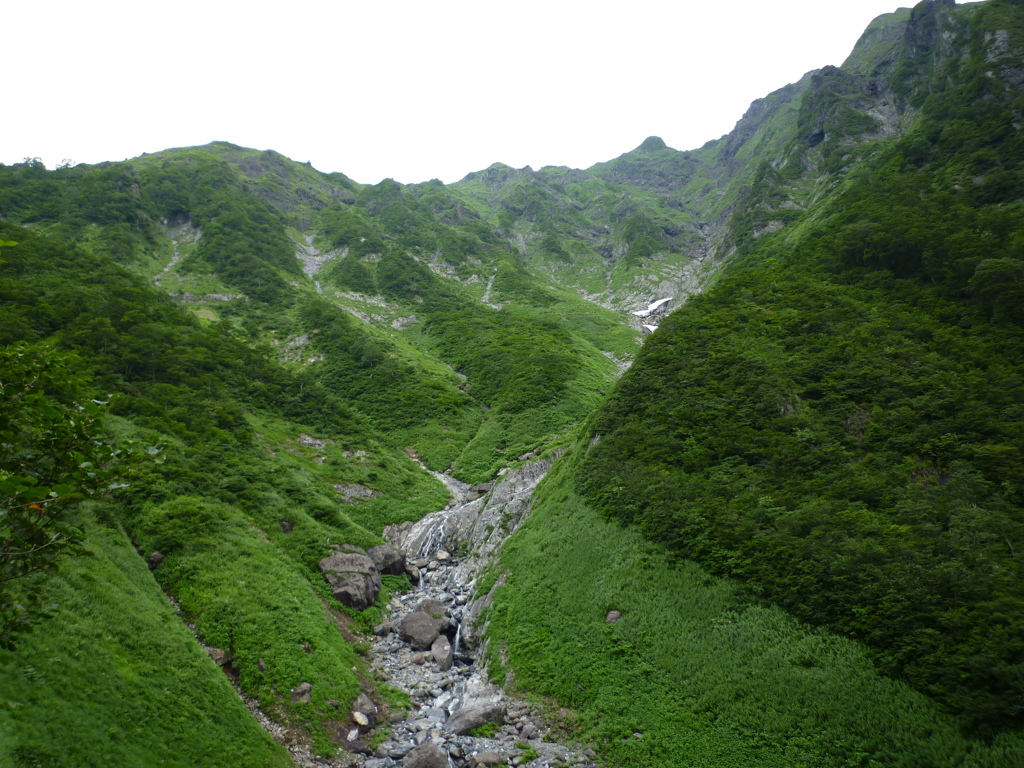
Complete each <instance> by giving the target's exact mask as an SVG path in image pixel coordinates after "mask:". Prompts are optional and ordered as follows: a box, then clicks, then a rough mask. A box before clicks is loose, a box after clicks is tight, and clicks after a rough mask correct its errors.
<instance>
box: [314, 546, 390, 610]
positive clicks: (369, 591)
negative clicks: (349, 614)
mask: <svg viewBox="0 0 1024 768" xmlns="http://www.w3.org/2000/svg"><path fill="white" fill-rule="evenodd" d="M320 571H321V572H322V573H323V575H324V578H325V579H327V583H328V584H330V585H331V594H332V595H334V599H335V600H337V601H338V602H340V603H341V604H342V605H346V606H348V607H349V608H355V609H356V610H360V611H361V610H363V609H364V608H368V607H370V606H371V605H373V601H374V600H376V599H377V593H379V592H380V572H379V571H378V570H377V566H376V565H374V562H373V560H371V559H370V557H369V555H367V554H366V553H365V552H364V551H363V550H361V549H356V548H355V547H346V549H345V551H341V552H336V553H334V554H333V555H331V556H330V557H325V558H324V559H323V560H321V561H320Z"/></svg>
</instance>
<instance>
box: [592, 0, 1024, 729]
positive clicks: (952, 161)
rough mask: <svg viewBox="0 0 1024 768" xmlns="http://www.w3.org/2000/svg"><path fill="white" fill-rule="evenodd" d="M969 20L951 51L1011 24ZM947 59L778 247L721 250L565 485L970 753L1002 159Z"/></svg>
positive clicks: (1016, 209)
mask: <svg viewBox="0 0 1024 768" xmlns="http://www.w3.org/2000/svg"><path fill="white" fill-rule="evenodd" d="M918 10H920V9H918ZM926 10H927V9H926ZM1011 10H1012V15H1011ZM917 12H918V11H915V13H917ZM971 13H973V16H972V21H973V24H974V26H973V28H972V31H971V32H970V35H972V37H971V40H972V46H973V45H975V44H976V43H977V42H978V41H979V40H980V39H984V36H985V35H989V36H991V27H992V26H993V25H997V24H998V25H1002V24H1006V23H1007V22H1010V23H1012V24H1014V25H1015V26H1014V27H1013V28H1016V27H1017V26H1019V23H1018V22H1019V20H1018V19H1017V16H1019V13H1018V12H1017V11H1016V10H1014V9H1012V6H1011V5H1010V4H1008V3H1001V2H993V3H987V4H985V5H983V6H980V7H979V8H977V9H974V10H972V11H971ZM964 34H966V33H964ZM971 52H972V55H971V57H970V58H969V59H967V60H966V61H960V62H958V63H957V64H956V65H955V66H954V65H953V64H951V65H950V66H949V67H948V68H947V69H948V72H947V75H948V76H949V84H945V85H943V86H941V87H940V86H935V87H933V89H932V90H931V92H930V94H927V95H924V94H918V92H913V93H910V92H908V93H910V98H911V99H917V100H918V103H919V106H918V109H919V116H918V119H917V121H916V123H915V125H914V128H913V129H912V130H910V131H909V132H908V133H907V134H906V135H905V136H903V137H902V138H900V139H899V140H898V141H895V142H890V143H888V144H886V145H884V146H883V147H880V148H878V149H877V150H876V151H875V153H874V155H873V156H869V157H866V158H865V159H864V161H863V163H862V164H861V165H860V166H859V167H858V168H856V169H855V170H853V171H851V173H850V175H849V177H848V179H847V181H846V182H845V184H844V185H843V186H842V187H841V188H840V189H839V191H838V192H837V194H835V195H834V196H833V197H831V198H829V199H826V200H825V201H823V202H822V203H820V204H819V205H818V206H817V207H816V208H814V209H811V210H809V211H807V212H806V213H804V214H802V216H803V217H804V218H800V217H798V218H796V219H794V222H793V226H792V228H791V230H790V231H788V232H787V231H786V230H783V231H782V232H778V233H776V234H774V235H762V236H760V237H758V238H756V239H754V238H752V237H749V236H745V235H744V234H743V232H742V231H740V232H739V236H738V238H737V239H738V242H740V244H741V246H740V249H739V253H738V254H737V257H736V258H735V260H734V261H733V262H731V265H730V268H729V269H728V270H727V273H726V275H725V276H724V277H722V278H721V281H720V283H719V284H718V285H717V286H716V287H715V288H714V289H712V290H710V291H708V292H707V293H705V294H704V295H702V296H701V297H699V298H697V299H694V300H693V301H691V302H690V303H689V304H688V305H687V306H686V307H684V308H683V309H682V310H680V311H678V312H676V313H675V314H674V315H672V316H671V317H670V318H669V319H668V320H667V321H666V322H665V323H664V324H663V325H662V327H661V329H660V330H659V332H658V334H656V335H655V336H654V337H652V338H651V339H650V340H649V341H648V342H647V344H646V345H645V346H644V349H643V350H642V352H641V354H640V355H639V356H638V360H637V363H636V365H635V366H634V368H633V369H632V370H631V371H630V372H629V373H628V374H627V375H626V377H624V379H623V381H622V382H621V383H620V385H619V387H618V388H617V390H616V392H615V394H614V395H613V396H612V398H611V400H610V402H609V403H608V405H607V406H605V407H604V408H603V409H602V410H601V411H600V412H599V413H598V414H597V415H596V416H595V418H594V420H593V422H592V424H591V430H592V433H593V434H596V435H600V441H599V442H598V444H597V445H595V446H594V447H593V448H592V449H591V450H590V452H589V454H588V457H587V459H586V460H585V462H584V465H583V468H582V469H581V471H580V474H579V476H578V478H577V480H576V483H577V487H578V488H579V489H580V490H581V491H582V492H583V494H584V495H585V497H586V498H587V499H588V500H589V501H590V503H592V504H593V505H595V506H596V507H597V508H599V509H601V510H604V511H605V513H606V514H608V515H610V516H612V517H614V518H616V519H619V520H621V521H622V522H625V523H629V524H635V525H637V526H639V527H640V528H641V529H642V530H644V531H645V532H646V534H647V535H648V536H650V537H651V538H653V539H654V540H657V541H660V542H664V543H665V544H666V545H667V546H669V547H670V548H671V549H673V550H674V551H676V552H678V553H679V554H681V555H683V556H685V557H690V558H693V559H695V560H697V561H698V562H700V563H702V564H703V565H705V566H706V567H708V568H710V569H712V570H713V571H715V572H717V573H722V574H729V575H732V576H736V577H739V578H741V579H743V580H744V581H745V583H746V584H747V587H748V589H750V590H751V592H752V593H754V594H758V595H763V596H765V597H767V598H769V599H771V600H773V601H775V602H777V603H778V604H780V605H781V606H783V607H785V608H786V609H787V610H788V611H790V612H791V613H792V614H793V615H795V616H797V617H799V618H801V619H803V620H805V621H808V622H811V623H814V624H817V625H819V626H824V627H827V628H829V629H831V630H834V631H837V632H840V633H842V634H846V635H848V636H852V637H855V638H858V639H861V640H863V641H864V642H866V643H867V644H868V646H869V647H870V648H871V649H872V653H873V658H874V660H875V662H876V664H877V665H878V667H879V669H881V670H883V671H885V672H887V673H891V674H894V675H897V676H899V677H901V678H902V679H904V680H907V681H908V682H910V683H911V684H913V685H914V686H915V687H917V688H918V690H921V691H923V692H925V693H927V694H929V695H930V696H932V697H933V698H934V699H935V700H936V701H939V702H941V703H942V704H943V705H944V706H945V707H946V708H947V710H948V711H950V712H953V713H956V714H957V715H959V716H960V717H962V718H963V720H964V723H965V726H966V727H967V728H969V729H970V730H971V731H972V732H973V733H976V734H979V735H991V734H993V733H996V732H999V731H1000V730H1001V729H1004V728H1011V729H1015V728H1017V727H1019V724H1020V716H1021V714H1022V713H1024V686H1022V684H1021V662H1020V659H1021V657H1022V655H1021V654H1022V651H1024V646H1022V645H1021V638H1022V637H1024V632H1022V629H1024V611H1022V608H1024V601H1022V599H1021V591H1020V583H1021V582H1020V575H1021V573H1020V567H1021V566H1020V560H1019V552H1020V551H1021V543H1022V537H1024V525H1022V523H1021V520H1020V510H1021V504H1022V501H1024V499H1022V497H1021V490H1020V489H1021V487H1022V486H1021V481H1022V480H1024V478H1022V477H1021V476H1020V475H1021V467H1022V463H1021V457H1022V452H1024V432H1022V427H1021V418H1020V416H1021V412H1020V403H1021V402H1024V399H1022V398H1024V391H1022V390H1021V378H1020V360H1021V359H1022V353H1024V348H1022V342H1024V336H1022V329H1021V321H1022V319H1024V318H1022V317H1019V316H1018V311H1017V308H1018V307H1019V306H1020V301H1019V298H1020V297H1019V291H1020V281H1019V280H1017V279H1016V271H1019V270H1020V269H1021V268H1024V260H1022V259H1024V252H1021V251H1020V248H1019V245H1020V242H1024V240H1022V238H1024V229H1022V228H1021V225H1020V221H1021V217H1020V213H1021V211H1020V205H1021V204H1020V202H1019V200H1020V198H1021V196H1022V192H1024V180H1022V179H1021V178H1020V176H1019V170H1018V169H1019V165H1020V160H1021V153H1022V151H1024V144H1022V142H1021V138H1020V134H1019V131H1016V130H1014V129H1013V128H1012V127H1011V125H1012V123H1013V121H1014V120H1015V119H1016V118H1015V117H1014V115H1015V114H1016V110H1017V109H1018V108H1019V106H1020V96H1019V93H1018V92H1017V91H1016V90H1015V89H1013V88H1012V87H1009V86H1008V85H1007V84H1006V82H1004V81H1001V80H999V79H998V78H992V77H989V76H988V75H987V74H986V73H987V69H986V68H987V67H988V62H987V60H986V53H985V49H984V48H982V47H981V46H976V47H972V48H971ZM904 69H905V68H904ZM900 71H903V70H900ZM740 221H742V220H740ZM803 221H812V222H813V226H812V225H805V224H803V223H802V222H803ZM748 235H749V233H748Z"/></svg>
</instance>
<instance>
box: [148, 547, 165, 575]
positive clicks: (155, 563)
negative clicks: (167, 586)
mask: <svg viewBox="0 0 1024 768" xmlns="http://www.w3.org/2000/svg"><path fill="white" fill-rule="evenodd" d="M165 557H166V555H164V553H163V552H161V551H160V550H159V549H154V550H153V554H151V555H150V556H149V558H148V559H147V560H146V562H147V563H148V564H149V570H151V571H155V570H156V569H157V568H159V567H160V563H162V562H163V561H164V558H165Z"/></svg>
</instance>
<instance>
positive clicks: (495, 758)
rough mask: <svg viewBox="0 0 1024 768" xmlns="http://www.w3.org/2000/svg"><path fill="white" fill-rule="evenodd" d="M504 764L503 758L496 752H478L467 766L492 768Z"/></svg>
mask: <svg viewBox="0 0 1024 768" xmlns="http://www.w3.org/2000/svg"><path fill="white" fill-rule="evenodd" d="M504 763H505V758H504V757H502V756H501V754H500V753H498V752H478V753H477V754H475V755H473V757H472V758H470V761H469V764H470V765H471V766H474V767H475V766H480V765H486V766H491V767H493V766H495V765H504Z"/></svg>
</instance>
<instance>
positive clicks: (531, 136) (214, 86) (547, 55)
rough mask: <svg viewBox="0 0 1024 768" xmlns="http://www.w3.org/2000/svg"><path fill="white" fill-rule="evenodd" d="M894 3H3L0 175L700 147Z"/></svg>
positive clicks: (439, 164) (398, 166) (425, 172)
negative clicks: (75, 168)
mask: <svg viewBox="0 0 1024 768" xmlns="http://www.w3.org/2000/svg"><path fill="white" fill-rule="evenodd" d="M900 4H901V3H900V1H899V0H844V1H843V2H828V1H827V0H772V1H771V2H766V1H765V0H758V1H756V2H755V1H754V0H701V1H700V2H697V1H696V0H674V1H671V2H652V1H651V0H632V2H622V1H620V2H614V3H610V2H604V1H603V0H587V1H586V2H577V0H543V1H541V2H538V1H537V0H517V1H516V2H496V1H495V0H491V1H490V2H488V1H487V0H472V1H464V0H451V1H449V0H438V1H437V2H407V1H406V0H390V1H387V2H384V1H382V0H359V2H352V1H350V0H334V2H310V1H309V0H288V1H287V2H279V3H274V4H259V3H241V2H232V3H226V2H220V1H219V0H205V1H203V2H195V1H194V0H179V1H177V2H156V1H152V0H151V1H150V2H138V0H132V1H131V2H113V1H111V0H97V1H96V2H82V1H81V0H74V2H69V1H68V0H22V1H21V2H17V1H16V0H11V2H8V3H6V4H5V6H4V9H3V10H2V11H0V21H2V26H3V29H4V33H3V38H2V43H0V62H2V71H3V72H4V74H5V77H4V78H3V79H4V83H5V89H4V90H5V93H6V98H5V99H4V101H5V106H4V108H3V113H2V116H0V163H5V164H11V163H15V162H20V161H21V160H22V159H23V158H25V157H39V158H41V159H42V160H43V161H44V162H45V163H46V164H47V166H48V167H50V168H53V167H54V166H55V165H56V164H57V163H59V162H61V161H62V160H65V159H70V160H72V161H74V162H75V163H80V162H86V163H96V162H100V161H103V160H123V159H125V158H128V157H135V156H137V155H140V154H142V153H143V152H156V151H159V150H161V149H166V148H168V147H180V146H191V145H196V144H205V143H207V142H210V141H214V140H225V141H230V142H233V143H235V144H240V145H243V146H248V147H256V148H258V149H275V150H277V151H279V152H281V153H283V154H285V155H287V156H288V157H291V158H293V159H295V160H298V161H300V162H305V161H307V160H308V161H310V162H312V164H313V166H314V167H315V168H318V169H320V170H322V171H341V172H343V173H346V174H348V175H349V176H351V177H352V178H353V179H355V180H356V181H359V182H362V183H376V182H378V181H380V180H381V179H382V178H386V177H391V178H394V179H397V180H398V181H401V182H405V183H411V182H418V181H426V180H428V179H431V178H440V179H441V180H443V181H445V182H452V181H456V180H458V179H460V178H462V177H463V176H464V175H465V174H467V173H469V172H470V171H475V170H480V169H483V168H486V167H487V166H488V165H490V164H491V163H493V162H496V161H501V162H504V163H507V164H509V165H511V166H514V167H517V168H518V167H521V166H524V165H527V164H528V165H531V166H533V167H534V168H540V167H541V166H544V165H568V166H572V167H579V168H585V167H588V166H590V165H592V164H593V163H596V162H601V161H604V160H609V159H611V158H613V157H616V156H618V155H620V154H622V153H623V152H627V151H629V150H630V149H633V148H634V147H636V146H637V145H639V144H640V142H642V141H643V140H644V138H646V137H647V136H650V135H657V136H661V137H662V138H663V139H664V140H665V141H666V142H667V143H668V144H669V146H672V147H675V148H677V149H694V148H696V147H699V146H701V145H702V144H704V143H705V142H706V141H708V140H710V139H715V138H718V137H719V136H721V135H722V134H724V133H727V132H728V131H729V130H731V129H732V127H733V125H734V124H735V123H736V121H737V120H738V119H739V118H740V116H741V115H742V114H743V112H744V111H745V110H746V109H747V107H748V106H749V104H750V102H751V101H753V100H754V99H756V98H759V97H761V96H764V95H766V94H768V93H769V92H771V91H773V90H775V89H777V88H780V87H782V86H783V85H785V84H787V83H790V82H794V81H796V80H798V79H799V78H800V77H801V76H802V75H803V74H804V73H805V72H807V71H809V70H811V69H816V68H818V67H822V66H825V65H827V64H835V65H839V64H841V63H842V62H843V60H844V59H845V58H846V56H847V54H848V53H849V52H850V50H851V49H852V48H853V45H854V43H855V42H856V41H857V38H858V37H860V35H861V33H862V32H863V30H864V28H865V27H866V26H867V24H868V23H869V22H870V21H871V20H872V19H873V18H875V17H876V16H878V15H880V14H882V13H888V12H891V11H893V10H895V9H896V8H898V7H899V6H900ZM902 4H903V5H909V4H910V3H909V2H907V0H904V2H903V3H902Z"/></svg>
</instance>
